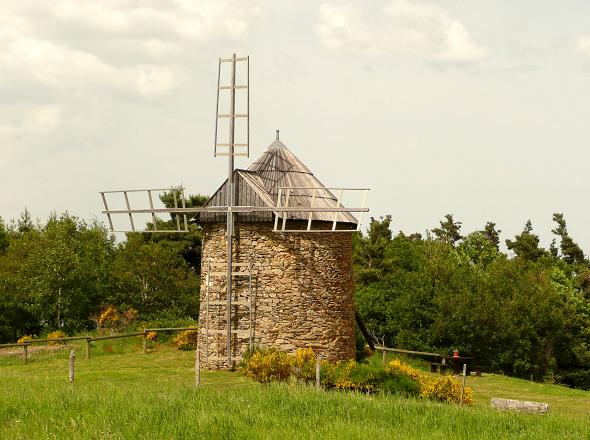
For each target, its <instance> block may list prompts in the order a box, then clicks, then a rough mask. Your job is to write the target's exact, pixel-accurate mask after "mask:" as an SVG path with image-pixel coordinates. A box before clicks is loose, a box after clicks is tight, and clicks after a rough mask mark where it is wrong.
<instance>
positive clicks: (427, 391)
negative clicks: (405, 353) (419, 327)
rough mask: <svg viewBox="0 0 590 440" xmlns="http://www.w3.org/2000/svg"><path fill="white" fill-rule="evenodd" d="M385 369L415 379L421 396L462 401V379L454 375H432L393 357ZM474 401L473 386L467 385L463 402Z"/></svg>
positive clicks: (445, 400) (446, 400) (394, 374)
mask: <svg viewBox="0 0 590 440" xmlns="http://www.w3.org/2000/svg"><path fill="white" fill-rule="evenodd" d="M385 370H386V371H387V372H388V373H390V374H392V375H393V376H397V377H400V378H401V377H404V376H405V377H407V378H409V379H411V380H412V381H414V383H415V384H416V386H417V388H418V389H419V391H420V397H425V398H429V399H435V400H439V401H441V402H454V403H459V402H460V401H461V381H460V380H458V379H455V378H454V377H452V376H442V377H431V376H429V375H428V374H424V373H422V372H420V371H419V370H417V369H415V368H413V367H410V366H409V365H407V364H406V363H404V362H401V361H400V360H399V359H393V360H392V361H391V362H389V364H387V366H386V367H385ZM471 402H472V391H471V388H468V387H465V390H464V393H463V403H471Z"/></svg>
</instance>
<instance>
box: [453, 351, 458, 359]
mask: <svg viewBox="0 0 590 440" xmlns="http://www.w3.org/2000/svg"><path fill="white" fill-rule="evenodd" d="M453 357H454V358H458V357H459V352H458V351H457V350H455V351H453Z"/></svg>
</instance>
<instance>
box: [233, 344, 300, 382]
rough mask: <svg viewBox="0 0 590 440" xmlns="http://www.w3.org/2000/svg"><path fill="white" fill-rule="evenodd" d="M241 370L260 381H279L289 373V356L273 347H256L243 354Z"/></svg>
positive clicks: (286, 377)
mask: <svg viewBox="0 0 590 440" xmlns="http://www.w3.org/2000/svg"><path fill="white" fill-rule="evenodd" d="M240 367H241V370H242V372H243V373H244V374H245V375H246V376H248V377H251V378H252V379H254V380H255V381H256V382H260V383H270V382H274V381H277V382H280V381H284V380H287V379H288V378H289V376H290V375H291V358H290V356H289V355H287V354H286V353H283V352H282V351H278V350H276V349H274V348H270V349H257V350H254V351H252V352H248V353H246V354H245V355H244V361H243V362H242V364H241V366H240Z"/></svg>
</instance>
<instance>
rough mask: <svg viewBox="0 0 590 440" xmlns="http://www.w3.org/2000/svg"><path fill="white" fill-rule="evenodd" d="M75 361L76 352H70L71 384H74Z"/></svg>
mask: <svg viewBox="0 0 590 440" xmlns="http://www.w3.org/2000/svg"><path fill="white" fill-rule="evenodd" d="M74 359H76V352H75V350H72V351H70V383H74Z"/></svg>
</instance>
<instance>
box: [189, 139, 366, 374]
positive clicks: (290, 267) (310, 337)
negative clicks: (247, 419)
mask: <svg viewBox="0 0 590 440" xmlns="http://www.w3.org/2000/svg"><path fill="white" fill-rule="evenodd" d="M233 181H234V191H235V193H234V199H235V200H236V201H237V202H238V204H239V205H248V206H253V207H256V208H267V209H264V210H262V211H258V212H251V213H238V214H236V217H235V223H234V240H235V241H234V248H233V255H232V257H233V258H232V261H233V262H234V263H233V264H234V268H233V270H234V272H233V277H234V283H235V284H234V288H233V295H234V297H233V298H232V300H233V302H232V304H233V305H232V307H233V308H234V310H233V314H232V320H231V325H230V327H231V332H232V336H231V337H232V345H231V348H232V351H231V358H232V360H239V358H240V355H241V353H243V352H244V351H245V350H246V349H247V348H248V347H249V346H251V345H260V346H266V347H276V348H278V349H281V350H285V351H292V350H294V349H296V348H298V347H312V348H313V349H314V350H316V351H319V352H320V353H322V354H323V355H324V356H327V357H328V358H329V359H332V360H345V359H351V358H353V357H354V350H355V312H354V300H353V275H352V237H351V234H350V232H351V231H355V230H357V227H358V221H357V219H356V218H355V217H354V216H352V215H351V214H350V213H349V212H339V213H332V212H325V211H316V212H302V211H297V212H288V211H286V212H281V213H278V212H276V213H275V212H273V211H270V210H269V208H270V209H273V210H277V209H280V208H277V205H279V206H283V207H285V208H284V209H290V208H289V206H291V207H297V208H303V209H305V208H308V209H310V208H320V209H321V208H326V209H328V208H337V207H340V206H341V203H340V199H339V197H338V196H335V195H334V194H333V193H332V191H331V190H330V189H328V188H326V187H325V186H324V185H322V183H321V182H320V181H319V180H318V179H317V178H316V177H315V176H314V174H313V173H312V172H311V171H310V170H309V168H307V167H306V166H305V165H304V164H303V163H302V162H301V161H300V160H299V159H298V158H297V157H296V156H295V155H294V154H293V153H292V152H291V151H290V150H289V149H288V148H287V147H286V146H285V145H284V144H283V143H282V142H281V141H280V140H279V139H278V133H277V139H276V140H275V141H274V142H273V143H272V144H271V145H270V146H269V147H268V148H267V149H266V150H265V151H264V152H263V153H262V154H261V155H260V156H259V157H258V158H257V159H256V160H255V161H254V162H253V163H252V164H251V165H250V166H249V167H248V168H247V169H244V170H242V169H237V170H235V171H234V178H233ZM227 191H228V189H227V181H226V182H224V183H223V184H222V185H221V187H220V188H219V189H218V190H217V191H216V192H215V194H214V195H213V196H212V197H211V199H210V200H209V201H208V203H207V205H206V206H219V205H221V204H222V203H223V201H224V200H226V198H227ZM334 191H335V192H336V193H337V194H339V196H340V197H342V194H343V193H345V192H346V191H347V190H344V189H334ZM200 224H201V225H202V227H203V231H204V238H203V247H202V260H201V261H202V268H201V273H202V274H203V277H202V279H201V310H200V315H199V316H200V334H199V346H200V347H201V350H202V353H203V354H204V356H205V359H204V362H205V364H206V365H207V366H208V367H209V368H214V369H216V368H223V367H225V366H227V352H226V350H227V344H225V340H226V339H225V338H226V333H227V322H226V307H227V304H226V290H227V289H226V280H227V277H226V274H225V272H224V270H222V271H220V270H219V268H222V269H225V266H226V265H227V255H226V250H227V237H226V225H225V218H224V217H223V216H222V215H219V214H217V215H216V214H208V213H201V214H200Z"/></svg>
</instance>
